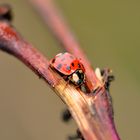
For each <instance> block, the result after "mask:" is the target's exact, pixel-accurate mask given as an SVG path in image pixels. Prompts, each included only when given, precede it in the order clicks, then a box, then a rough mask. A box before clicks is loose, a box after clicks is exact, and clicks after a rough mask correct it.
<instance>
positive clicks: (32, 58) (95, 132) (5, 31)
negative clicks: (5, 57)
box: [0, 1, 119, 140]
mask: <svg viewBox="0 0 140 140" xmlns="http://www.w3.org/2000/svg"><path fill="white" fill-rule="evenodd" d="M40 2H42V1H40ZM47 2H49V1H47ZM50 14H51V13H50ZM69 47H70V46H69ZM69 47H68V48H69ZM75 47H76V46H75ZM0 49H1V50H3V51H6V52H8V53H10V54H12V55H14V56H15V57H17V58H18V59H19V60H21V61H22V62H23V63H24V64H26V65H27V66H28V67H29V68H30V69H32V70H33V71H34V72H35V73H36V74H37V75H39V77H41V78H43V79H44V80H45V81H46V82H47V83H48V84H49V85H50V86H51V88H52V89H53V90H54V91H55V92H56V93H57V94H58V96H59V97H60V98H61V99H62V100H63V101H64V102H65V103H66V104H67V105H68V108H69V110H70V111H71V113H72V116H73V118H74V119H75V121H76V123H77V125H78V127H79V129H80V131H81V133H82V134H83V137H84V138H85V139H86V140H119V136H118V134H117V132H116V129H115V126H114V121H113V113H112V104H111V100H110V95H109V93H108V91H107V90H106V89H105V87H102V88H101V89H100V91H99V92H98V94H97V96H96V97H95V96H94V95H93V94H92V93H91V94H90V95H86V94H85V93H83V92H81V91H80V90H77V89H76V88H75V86H73V85H71V84H67V83H66V81H64V79H63V78H62V77H60V75H58V74H57V73H56V72H55V71H53V70H52V69H50V67H49V62H48V60H47V59H46V58H45V57H44V56H43V55H42V54H41V53H39V52H38V51H37V50H36V49H35V48H33V47H32V45H31V44H29V43H27V42H26V41H24V39H23V38H22V37H21V36H20V35H19V34H18V33H17V31H16V30H15V29H14V28H13V27H12V26H11V25H10V23H9V22H7V21H5V20H2V21H1V22H0ZM77 49H78V50H79V48H77ZM80 52H81V51H80ZM80 52H79V53H80ZM80 55H83V54H80ZM83 58H84V57H83ZM83 60H84V61H83V62H84V63H85V64H86V66H88V65H87V64H88V63H87V62H88V61H87V60H86V59H85V58H84V59H83ZM86 61H87V62H86ZM86 69H90V70H89V71H91V68H90V67H86ZM93 73H94V72H93ZM94 75H95V74H94ZM92 78H95V79H96V77H92ZM96 80H97V79H96ZM96 80H94V82H95V81H96ZM97 81H99V80H97ZM97 83H98V82H97Z"/></svg>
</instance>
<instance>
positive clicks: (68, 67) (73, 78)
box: [50, 52, 85, 86]
mask: <svg viewBox="0 0 140 140" xmlns="http://www.w3.org/2000/svg"><path fill="white" fill-rule="evenodd" d="M50 66H51V67H52V68H54V69H55V70H56V71H57V72H59V74H61V75H62V76H63V77H64V79H65V80H68V81H70V82H71V83H73V84H74V85H76V86H80V85H82V84H83V83H84V81H85V68H84V66H83V64H82V63H81V62H80V60H79V59H77V58H76V57H75V56H73V55H71V54H70V53H67V52H65V53H59V54H57V55H56V56H55V58H53V59H52V60H51V61H50Z"/></svg>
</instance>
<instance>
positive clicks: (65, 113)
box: [62, 109, 72, 122]
mask: <svg viewBox="0 0 140 140" xmlns="http://www.w3.org/2000/svg"><path fill="white" fill-rule="evenodd" d="M71 118H72V116H71V113H70V111H69V110H68V109H65V110H64V111H63V112H62V120H63V121H64V122H68V121H70V120H71Z"/></svg>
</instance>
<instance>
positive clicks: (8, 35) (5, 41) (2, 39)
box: [0, 22, 57, 86]
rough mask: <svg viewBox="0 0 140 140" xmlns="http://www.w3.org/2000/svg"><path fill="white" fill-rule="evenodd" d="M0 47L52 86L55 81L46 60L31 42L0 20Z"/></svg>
mask: <svg viewBox="0 0 140 140" xmlns="http://www.w3.org/2000/svg"><path fill="white" fill-rule="evenodd" d="M0 49H2V50H4V51H6V52H8V53H10V54H12V55H14V56H16V57H17V58H19V59H20V60H21V61H22V62H23V63H25V64H26V65H27V66H28V67H30V68H31V69H32V70H33V71H34V72H35V73H36V74H37V75H38V76H39V77H41V78H43V79H45V81H46V82H47V83H49V85H51V86H54V85H55V84H56V83H57V82H56V78H54V77H53V75H52V73H51V72H50V70H49V69H48V67H49V62H48V60H47V59H46V58H45V57H44V56H43V55H42V54H41V53H40V52H39V51H37V50H36V49H35V48H33V47H32V45H31V44H29V43H27V42H26V41H24V40H23V39H22V37H21V36H20V35H19V34H18V33H17V32H16V31H15V29H14V28H12V27H11V26H10V24H9V23H7V22H0Z"/></svg>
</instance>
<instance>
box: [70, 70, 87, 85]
mask: <svg viewBox="0 0 140 140" xmlns="http://www.w3.org/2000/svg"><path fill="white" fill-rule="evenodd" d="M69 79H70V81H71V82H72V83H73V84H74V85H77V86H79V85H81V84H82V83H83V82H84V80H85V73H84V72H83V71H82V70H81V69H78V70H77V71H75V72H74V73H73V74H72V75H71V76H70V77H69Z"/></svg>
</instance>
